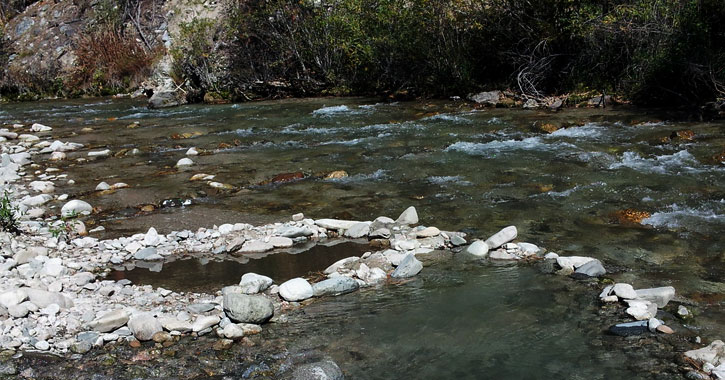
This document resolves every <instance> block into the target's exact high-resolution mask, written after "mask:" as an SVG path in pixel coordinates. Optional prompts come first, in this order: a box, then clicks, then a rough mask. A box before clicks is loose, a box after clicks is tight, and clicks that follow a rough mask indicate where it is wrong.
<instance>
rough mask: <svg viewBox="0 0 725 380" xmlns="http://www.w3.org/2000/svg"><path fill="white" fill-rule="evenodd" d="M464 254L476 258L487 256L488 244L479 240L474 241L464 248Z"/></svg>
mask: <svg viewBox="0 0 725 380" xmlns="http://www.w3.org/2000/svg"><path fill="white" fill-rule="evenodd" d="M466 252H468V253H470V254H471V255H474V256H477V257H486V256H487V255H488V244H486V243H485V242H483V241H481V240H476V241H474V242H473V243H471V245H469V246H468V247H466Z"/></svg>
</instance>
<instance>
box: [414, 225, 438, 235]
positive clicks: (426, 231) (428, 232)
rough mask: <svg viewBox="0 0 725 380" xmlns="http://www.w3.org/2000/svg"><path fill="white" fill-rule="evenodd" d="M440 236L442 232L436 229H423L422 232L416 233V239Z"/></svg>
mask: <svg viewBox="0 0 725 380" xmlns="http://www.w3.org/2000/svg"><path fill="white" fill-rule="evenodd" d="M440 234H441V230H439V229H438V228H436V227H427V228H425V229H423V230H421V231H417V232H416V233H415V236H416V237H419V238H427V237H433V236H438V235H440Z"/></svg>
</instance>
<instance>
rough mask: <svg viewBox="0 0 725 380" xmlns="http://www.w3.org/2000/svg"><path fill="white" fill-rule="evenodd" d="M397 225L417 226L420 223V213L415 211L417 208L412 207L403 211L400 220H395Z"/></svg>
mask: <svg viewBox="0 0 725 380" xmlns="http://www.w3.org/2000/svg"><path fill="white" fill-rule="evenodd" d="M395 223H398V224H405V225H411V224H417V223H418V212H417V211H416V210H415V207H413V206H410V207H408V208H407V209H405V211H403V213H402V214H400V216H399V217H398V219H397V220H395Z"/></svg>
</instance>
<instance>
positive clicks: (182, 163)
mask: <svg viewBox="0 0 725 380" xmlns="http://www.w3.org/2000/svg"><path fill="white" fill-rule="evenodd" d="M191 165H194V161H192V160H191V159H190V158H186V157H184V158H182V159H180V160H179V161H177V162H176V166H177V167H181V166H191Z"/></svg>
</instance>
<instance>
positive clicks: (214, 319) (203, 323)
mask: <svg viewBox="0 0 725 380" xmlns="http://www.w3.org/2000/svg"><path fill="white" fill-rule="evenodd" d="M220 320H221V319H220V318H219V317H218V316H216V315H209V316H200V317H198V318H196V320H195V321H194V323H193V324H192V325H191V330H192V331H193V332H199V331H202V330H204V329H207V328H209V327H212V326H215V325H217V324H218V323H219V321H220Z"/></svg>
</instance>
